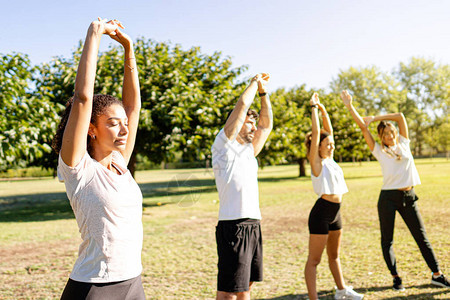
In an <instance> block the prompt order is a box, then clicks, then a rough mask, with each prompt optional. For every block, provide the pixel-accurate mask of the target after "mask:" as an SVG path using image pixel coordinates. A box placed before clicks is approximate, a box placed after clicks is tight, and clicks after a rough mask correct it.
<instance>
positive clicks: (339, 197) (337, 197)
mask: <svg viewBox="0 0 450 300" xmlns="http://www.w3.org/2000/svg"><path fill="white" fill-rule="evenodd" d="M320 198H322V199H325V200H327V201H330V202H334V203H341V201H342V195H336V194H331V195H327V194H323V195H322V196H320Z"/></svg>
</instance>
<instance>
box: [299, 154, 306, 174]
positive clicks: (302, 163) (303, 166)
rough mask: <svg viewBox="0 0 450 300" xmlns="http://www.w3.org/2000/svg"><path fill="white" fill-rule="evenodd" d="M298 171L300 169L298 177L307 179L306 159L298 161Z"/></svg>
mask: <svg viewBox="0 0 450 300" xmlns="http://www.w3.org/2000/svg"><path fill="white" fill-rule="evenodd" d="M297 162H298V169H299V175H298V177H305V176H306V158H304V157H303V158H300V159H299V160H298V161H297Z"/></svg>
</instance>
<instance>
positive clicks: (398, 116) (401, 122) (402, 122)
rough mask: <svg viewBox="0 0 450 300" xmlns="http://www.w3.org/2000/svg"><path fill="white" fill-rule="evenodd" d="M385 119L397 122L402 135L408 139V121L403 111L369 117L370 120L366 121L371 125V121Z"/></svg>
mask: <svg viewBox="0 0 450 300" xmlns="http://www.w3.org/2000/svg"><path fill="white" fill-rule="evenodd" d="M383 120H386V121H394V122H397V124H398V130H399V133H400V135H401V136H403V137H405V138H407V139H408V138H409V136H408V124H407V123H406V118H405V116H404V115H403V113H393V114H386V115H379V116H375V117H368V121H367V122H366V123H367V125H369V124H370V123H371V122H376V121H383Z"/></svg>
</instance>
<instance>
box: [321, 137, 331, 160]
mask: <svg viewBox="0 0 450 300" xmlns="http://www.w3.org/2000/svg"><path fill="white" fill-rule="evenodd" d="M333 152H334V140H333V137H332V136H331V135H329V136H327V137H326V138H324V139H323V140H322V142H320V145H319V155H320V157H321V158H332V157H333Z"/></svg>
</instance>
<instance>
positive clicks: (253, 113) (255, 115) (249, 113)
mask: <svg viewBox="0 0 450 300" xmlns="http://www.w3.org/2000/svg"><path fill="white" fill-rule="evenodd" d="M232 112H233V109H232V110H231V111H230V112H229V113H228V115H227V118H226V119H225V122H226V121H227V120H228V118H229V117H230V115H231V113H232ZM247 116H251V117H252V118H253V119H255V120H258V118H259V114H258V113H257V112H256V110H254V109H251V108H249V109H248V110H247Z"/></svg>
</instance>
